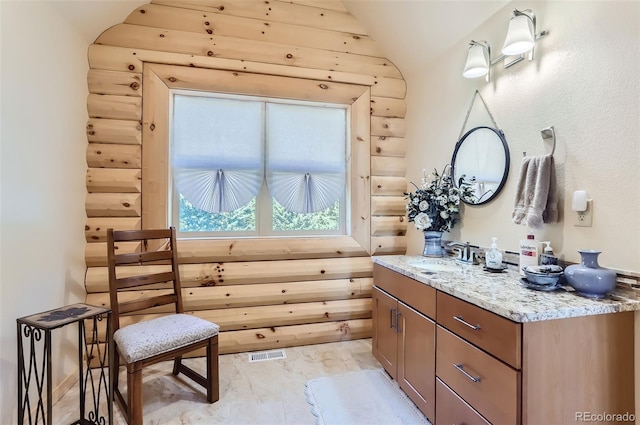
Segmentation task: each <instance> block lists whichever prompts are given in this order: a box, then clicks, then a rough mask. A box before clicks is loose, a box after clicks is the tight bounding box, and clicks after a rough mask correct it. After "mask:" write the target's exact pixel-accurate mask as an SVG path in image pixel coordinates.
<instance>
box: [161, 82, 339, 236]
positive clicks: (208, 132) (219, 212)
mask: <svg viewBox="0 0 640 425" xmlns="http://www.w3.org/2000/svg"><path fill="white" fill-rule="evenodd" d="M171 98H172V101H173V103H172V110H173V114H172V124H171V148H170V160H169V161H170V168H171V182H172V187H171V202H170V203H169V205H170V207H171V213H170V217H171V223H172V224H173V225H174V226H176V228H177V229H178V232H179V234H180V236H181V237H183V238H184V237H207V236H216V237H217V236H284V235H341V234H342V235H344V234H346V229H347V228H348V225H347V221H348V220H347V217H348V215H349V213H348V205H347V204H348V202H347V199H348V184H347V182H348V181H349V179H348V178H347V169H348V161H347V158H348V155H349V152H348V149H347V147H348V143H347V140H349V137H348V134H347V129H348V128H349V123H348V113H347V109H348V105H336V104H327V103H319V102H302V101H285V100H279V99H268V98H258V97H254V96H238V95H233V96H230V95H218V94H212V93H207V92H197V91H184V90H173V91H172V96H171Z"/></svg>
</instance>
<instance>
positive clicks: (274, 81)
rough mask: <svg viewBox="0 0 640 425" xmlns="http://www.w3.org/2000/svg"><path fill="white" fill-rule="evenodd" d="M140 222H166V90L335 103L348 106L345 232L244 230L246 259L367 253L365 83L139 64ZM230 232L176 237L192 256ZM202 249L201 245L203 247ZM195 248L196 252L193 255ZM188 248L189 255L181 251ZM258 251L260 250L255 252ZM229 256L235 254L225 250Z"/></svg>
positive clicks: (216, 250)
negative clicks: (262, 233) (253, 233)
mask: <svg viewBox="0 0 640 425" xmlns="http://www.w3.org/2000/svg"><path fill="white" fill-rule="evenodd" d="M143 81H144V84H143V92H142V98H143V102H142V105H143V112H142V116H143V129H142V183H141V184H142V229H153V228H164V227H167V226H168V224H169V216H168V215H169V199H170V197H169V190H170V187H169V173H170V169H169V139H170V128H169V122H170V120H169V117H170V115H169V114H170V109H169V108H170V101H169V96H170V95H171V94H170V90H171V89H183V90H199V91H211V92H217V93H229V94H240V95H249V96H263V97H274V98H286V99H294V100H308V101H317V102H330V103H341V104H348V105H350V110H351V117H350V140H349V143H350V152H351V156H350V158H349V163H350V168H349V173H348V174H349V175H350V179H351V191H350V195H349V196H350V204H351V210H350V216H349V217H348V221H349V227H350V229H349V235H341V236H309V237H305V236H282V237H277V238H275V239H274V238H273V237H256V238H253V237H248V238H245V237H243V239H249V240H250V241H251V248H250V249H247V251H250V252H247V253H246V254H247V255H245V258H246V259H260V258H264V259H267V258H268V259H276V258H324V257H338V256H367V255H370V253H371V243H370V242H371V232H370V223H371V222H370V209H371V206H370V205H371V186H370V177H369V176H370V145H369V141H370V138H371V134H370V133H371V130H370V98H371V93H370V92H371V90H370V87H369V86H363V85H356V84H345V83H334V82H330V81H318V80H311V79H303V78H293V77H284V76H274V75H266V74H253V73H245V72H237V71H227V70H216V69H206V68H196V67H185V66H178V65H164V64H152V63H145V64H144V67H143ZM233 241H234V239H233V238H228V237H225V238H219V239H205V240H181V244H180V247H181V252H183V253H187V255H186V256H185V257H187V261H188V257H189V256H190V255H193V256H195V257H198V258H199V261H200V260H202V259H203V257H204V258H205V259H206V257H207V253H208V252H210V253H211V255H210V256H211V257H212V258H210V259H211V260H212V261H219V260H220V259H219V258H217V256H218V255H220V253H223V252H225V251H230V248H229V249H227V247H230V245H231V246H233ZM203 251H204V252H203ZM196 252H197V254H195V253H196ZM189 253H191V254H189ZM258 253H260V254H258ZM227 257H228V258H229V259H230V258H233V259H235V260H238V259H240V258H236V257H231V256H227Z"/></svg>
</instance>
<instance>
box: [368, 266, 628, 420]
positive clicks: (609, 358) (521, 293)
mask: <svg viewBox="0 0 640 425" xmlns="http://www.w3.org/2000/svg"><path fill="white" fill-rule="evenodd" d="M373 262H374V263H375V264H374V277H373V279H374V288H373V342H372V346H373V354H374V356H375V357H376V358H377V359H378V361H379V362H380V363H381V364H382V365H383V366H384V368H385V369H386V370H387V372H388V373H389V374H390V375H391V376H392V377H393V378H394V379H396V381H397V382H398V384H399V385H400V387H401V388H402V389H403V390H404V391H405V393H406V394H407V395H408V396H409V397H410V398H411V400H413V401H414V403H415V404H416V405H417V406H418V407H419V408H420V410H421V411H422V412H423V413H424V414H425V416H427V418H429V420H431V422H432V423H434V424H436V425H439V424H447V425H450V424H460V423H465V424H479V423H480V424H482V423H493V424H525V425H538V424H549V425H551V424H568V423H576V422H580V418H584V417H586V415H596V414H603V415H617V414H619V415H624V414H625V413H626V414H627V415H629V414H633V413H634V351H633V350H634V328H633V326H634V313H633V311H634V310H637V309H640V301H638V300H637V299H636V295H635V291H634V290H632V289H631V288H629V289H624V288H620V287H619V288H617V289H616V291H615V292H614V293H613V294H612V295H610V296H609V297H607V298H606V299H604V300H593V299H588V298H584V297H580V296H578V295H576V294H574V293H571V292H567V291H564V290H558V291H554V292H539V291H533V290H531V289H527V288H525V287H524V286H523V285H522V284H521V283H520V276H519V274H518V272H517V271H516V270H515V269H514V270H507V271H505V272H503V273H489V272H485V271H483V270H482V267H481V266H471V265H464V266H462V265H460V266H459V265H457V264H455V262H454V261H453V260H452V259H451V260H449V259H442V260H441V259H426V258H424V257H408V256H402V255H394V256H382V257H374V258H373ZM430 264H433V265H434V266H430ZM608 418H609V419H611V420H609V421H608V420H606V419H607V417H606V416H605V417H604V419H605V420H604V421H602V422H601V423H613V422H615V419H616V417H615V416H609V417H608ZM618 422H619V421H618Z"/></svg>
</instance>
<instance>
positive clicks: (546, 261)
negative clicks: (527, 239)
mask: <svg viewBox="0 0 640 425" xmlns="http://www.w3.org/2000/svg"><path fill="white" fill-rule="evenodd" d="M542 243H544V244H547V246H545V247H544V250H543V252H542V254H541V255H540V264H541V265H543V266H551V265H557V264H558V257H556V256H555V255H554V254H553V248H551V241H544V242H542Z"/></svg>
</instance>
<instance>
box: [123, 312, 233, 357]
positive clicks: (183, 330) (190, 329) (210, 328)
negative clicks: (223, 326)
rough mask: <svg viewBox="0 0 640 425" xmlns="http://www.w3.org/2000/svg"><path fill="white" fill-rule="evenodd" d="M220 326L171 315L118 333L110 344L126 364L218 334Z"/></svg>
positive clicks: (182, 315)
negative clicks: (114, 346)
mask: <svg viewBox="0 0 640 425" xmlns="http://www.w3.org/2000/svg"><path fill="white" fill-rule="evenodd" d="M219 330H220V326H218V325H217V324H215V323H212V322H209V321H208V320H204V319H200V318H199V317H195V316H191V315H188V314H171V315H168V316H162V317H158V318H156V319H151V320H147V321H144V322H140V323H134V324H133V325H129V326H125V327H123V328H120V329H118V330H117V331H116V332H115V333H114V334H113V340H114V341H115V342H116V344H117V346H118V351H119V352H120V354H121V355H122V357H124V359H125V360H126V362H127V363H133V362H137V361H139V360H144V359H147V358H149V357H153V356H155V355H158V354H162V353H166V352H168V351H171V350H174V349H176V348H181V347H185V346H187V345H189V344H193V343H194V342H198V341H202V340H205V339H207V338H210V337H212V336H214V335H217V334H218V331H219Z"/></svg>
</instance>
